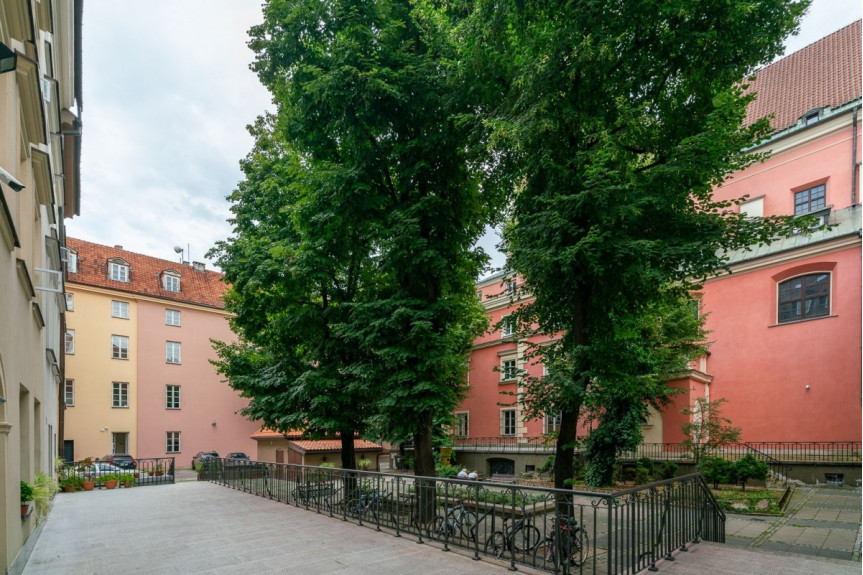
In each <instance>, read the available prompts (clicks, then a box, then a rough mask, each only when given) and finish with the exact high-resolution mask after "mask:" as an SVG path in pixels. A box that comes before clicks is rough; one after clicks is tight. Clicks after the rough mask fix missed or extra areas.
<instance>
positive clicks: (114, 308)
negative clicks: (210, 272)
mask: <svg viewBox="0 0 863 575" xmlns="http://www.w3.org/2000/svg"><path fill="white" fill-rule="evenodd" d="M111 317H118V318H120V319H129V302H125V301H116V300H112V301H111Z"/></svg>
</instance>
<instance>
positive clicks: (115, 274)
mask: <svg viewBox="0 0 863 575" xmlns="http://www.w3.org/2000/svg"><path fill="white" fill-rule="evenodd" d="M108 277H109V278H110V279H112V280H114V281H115V282H123V283H129V266H128V265H126V264H121V263H117V262H110V263H109V264H108Z"/></svg>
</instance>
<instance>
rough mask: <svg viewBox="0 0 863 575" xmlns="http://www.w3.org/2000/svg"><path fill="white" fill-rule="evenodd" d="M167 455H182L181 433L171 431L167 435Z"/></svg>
mask: <svg viewBox="0 0 863 575" xmlns="http://www.w3.org/2000/svg"><path fill="white" fill-rule="evenodd" d="M165 453H180V432H179V431H169V432H167V433H166V434H165Z"/></svg>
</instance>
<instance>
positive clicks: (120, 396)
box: [111, 381, 129, 407]
mask: <svg viewBox="0 0 863 575" xmlns="http://www.w3.org/2000/svg"><path fill="white" fill-rule="evenodd" d="M111 407H129V384H128V383H123V382H120V381H114V382H112V383H111Z"/></svg>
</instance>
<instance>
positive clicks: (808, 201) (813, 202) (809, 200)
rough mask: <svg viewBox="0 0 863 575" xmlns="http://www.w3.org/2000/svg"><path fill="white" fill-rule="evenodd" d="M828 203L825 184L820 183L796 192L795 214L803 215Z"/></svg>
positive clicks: (815, 210)
mask: <svg viewBox="0 0 863 575" xmlns="http://www.w3.org/2000/svg"><path fill="white" fill-rule="evenodd" d="M826 205H827V197H826V187H825V184H820V185H818V186H815V187H813V188H809V189H808V190H802V191H799V192H796V193H795V194H794V215H795V216H802V215H804V214H808V213H810V212H817V211H818V210H821V209H823V208H824V207H825V206H826Z"/></svg>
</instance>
